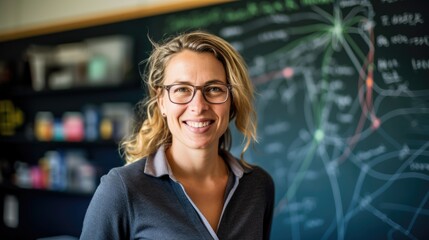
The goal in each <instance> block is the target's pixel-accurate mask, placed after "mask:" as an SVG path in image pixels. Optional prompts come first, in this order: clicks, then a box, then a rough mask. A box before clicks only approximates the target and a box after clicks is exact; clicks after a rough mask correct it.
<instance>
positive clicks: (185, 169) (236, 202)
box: [81, 31, 274, 240]
mask: <svg viewBox="0 0 429 240" xmlns="http://www.w3.org/2000/svg"><path fill="white" fill-rule="evenodd" d="M146 72H147V75H146V77H145V79H146V83H147V87H148V89H149V99H148V100H146V102H145V119H144V121H143V122H142V124H141V125H140V126H139V129H138V131H136V132H135V133H134V134H133V135H132V136H130V137H128V138H127V139H126V140H125V141H123V143H122V150H123V152H124V155H125V159H126V161H127V164H126V165H125V166H123V167H119V168H115V169H112V170H111V171H110V172H109V173H108V174H107V175H105V176H103V177H102V179H101V183H100V186H99V187H98V188H97V191H96V192H95V194H94V197H93V199H92V201H91V203H90V205H89V208H88V210H87V213H86V216H85V220H84V226H83V231H82V235H81V239H91V240H93V239H222V240H225V239H269V235H270V228H271V221H272V213H273V202H274V184H273V181H272V179H271V177H270V176H269V175H268V174H267V173H266V172H265V171H263V170H262V169H261V168H259V167H257V166H250V165H249V164H247V163H246V162H245V161H244V159H243V154H244V152H245V151H246V149H247V148H248V147H249V145H250V144H251V142H252V141H254V140H255V139H256V117H255V111H254V109H253V106H252V102H253V88H252V85H251V82H250V80H249V77H248V74H247V70H246V67H245V64H244V61H243V59H242V58H241V57H240V55H239V54H238V53H237V52H236V51H235V50H234V49H233V48H232V47H231V45H230V44H228V43H227V42H226V41H224V40H223V39H221V38H219V37H217V36H214V35H211V34H209V33H205V32H200V31H196V32H191V33H187V34H182V35H179V36H177V37H175V38H173V39H171V40H169V41H167V42H165V43H164V44H161V45H157V44H154V50H153V52H152V54H151V56H150V57H149V59H148V64H147V71H146ZM230 121H234V122H235V124H236V127H237V129H238V131H240V132H241V133H242V134H243V135H244V138H245V145H244V148H243V151H242V154H241V159H240V160H238V159H236V158H234V157H233V156H232V155H231V154H230V153H229V148H230V145H231V135H230V131H229V128H228V125H229V122H230Z"/></svg>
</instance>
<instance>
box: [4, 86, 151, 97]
mask: <svg viewBox="0 0 429 240" xmlns="http://www.w3.org/2000/svg"><path fill="white" fill-rule="evenodd" d="M118 91H121V92H134V93H137V94H138V93H141V94H143V90H142V88H141V87H138V86H136V84H124V85H111V86H85V87H73V88H69V89H59V90H40V91H35V90H33V88H31V87H29V86H14V87H3V88H1V87H0V95H1V96H2V98H4V97H6V98H7V97H56V96H70V95H73V96H76V95H88V94H97V93H103V94H108V93H116V92H118Z"/></svg>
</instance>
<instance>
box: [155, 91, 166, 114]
mask: <svg viewBox="0 0 429 240" xmlns="http://www.w3.org/2000/svg"><path fill="white" fill-rule="evenodd" d="M158 91H159V92H158V98H157V102H158V107H159V111H160V114H161V115H162V114H163V113H166V111H165V101H164V94H163V93H162V91H163V89H161V88H160V89H158Z"/></svg>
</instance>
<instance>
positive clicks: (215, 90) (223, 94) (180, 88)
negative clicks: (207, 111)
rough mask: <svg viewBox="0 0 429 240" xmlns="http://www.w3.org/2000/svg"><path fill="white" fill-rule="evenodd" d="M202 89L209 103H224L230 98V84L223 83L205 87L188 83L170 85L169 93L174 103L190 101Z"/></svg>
mask: <svg viewBox="0 0 429 240" xmlns="http://www.w3.org/2000/svg"><path fill="white" fill-rule="evenodd" d="M197 89H201V91H202V93H203V96H204V98H205V100H206V101H207V102H209V103H224V102H225V101H226V100H227V99H228V91H229V89H228V86H227V85H223V84H210V85H206V86H203V87H197V86H192V85H188V84H175V85H170V86H169V88H168V94H169V97H170V101H171V102H173V103H189V102H190V101H192V99H193V98H194V95H195V91H196V90H197Z"/></svg>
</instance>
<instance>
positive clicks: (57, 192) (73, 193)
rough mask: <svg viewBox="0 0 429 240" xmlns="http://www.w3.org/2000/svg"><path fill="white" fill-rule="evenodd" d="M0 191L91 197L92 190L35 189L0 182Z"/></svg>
mask: <svg viewBox="0 0 429 240" xmlns="http://www.w3.org/2000/svg"><path fill="white" fill-rule="evenodd" d="M0 192H7V193H10V194H45V195H61V196H75V197H88V198H90V197H92V195H93V194H94V192H83V191H74V190H64V191H60V190H50V189H37V188H22V187H18V186H15V185H12V184H4V183H0Z"/></svg>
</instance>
